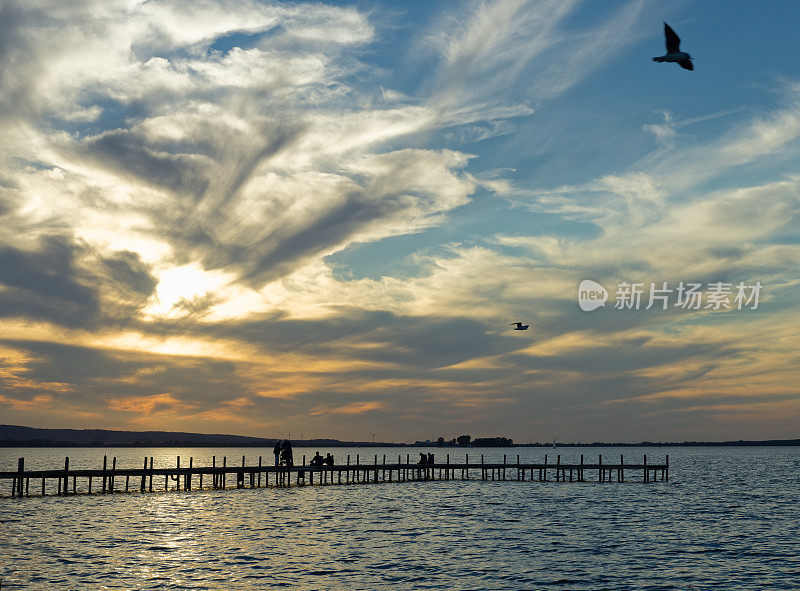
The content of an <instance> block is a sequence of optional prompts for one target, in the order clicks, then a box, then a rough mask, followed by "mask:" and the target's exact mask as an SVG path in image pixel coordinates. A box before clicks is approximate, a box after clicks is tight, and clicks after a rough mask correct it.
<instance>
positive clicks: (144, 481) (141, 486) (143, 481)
mask: <svg viewBox="0 0 800 591" xmlns="http://www.w3.org/2000/svg"><path fill="white" fill-rule="evenodd" d="M146 482H147V456H145V457H144V466H142V482H141V485H140V486H139V492H144V486H145V483H146Z"/></svg>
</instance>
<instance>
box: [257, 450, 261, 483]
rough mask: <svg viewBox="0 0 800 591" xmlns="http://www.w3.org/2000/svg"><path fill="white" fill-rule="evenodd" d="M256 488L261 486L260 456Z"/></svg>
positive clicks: (259, 457)
mask: <svg viewBox="0 0 800 591" xmlns="http://www.w3.org/2000/svg"><path fill="white" fill-rule="evenodd" d="M258 488H261V456H258Z"/></svg>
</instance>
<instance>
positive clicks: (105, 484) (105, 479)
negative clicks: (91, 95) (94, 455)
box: [64, 456, 108, 494]
mask: <svg viewBox="0 0 800 591" xmlns="http://www.w3.org/2000/svg"><path fill="white" fill-rule="evenodd" d="M106 470H108V456H103V494H105V492H106V490H107V488H108V476H107V475H106ZM64 484H65V485H66V482H65V483H64ZM64 490H65V491H66V486H65V487H64Z"/></svg>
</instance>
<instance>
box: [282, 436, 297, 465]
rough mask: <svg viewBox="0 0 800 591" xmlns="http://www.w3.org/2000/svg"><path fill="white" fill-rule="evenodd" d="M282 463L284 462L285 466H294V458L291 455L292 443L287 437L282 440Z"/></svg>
mask: <svg viewBox="0 0 800 591" xmlns="http://www.w3.org/2000/svg"><path fill="white" fill-rule="evenodd" d="M282 455H283V463H284V464H286V466H287V467H289V468H291V467H292V466H294V458H293V457H292V443H291V442H290V441H289V440H288V439H287V440H285V441H284V442H283V450H282Z"/></svg>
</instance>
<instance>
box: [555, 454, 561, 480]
mask: <svg viewBox="0 0 800 591" xmlns="http://www.w3.org/2000/svg"><path fill="white" fill-rule="evenodd" d="M559 472H561V454H558V455H557V456H556V482H558V478H559Z"/></svg>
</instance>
